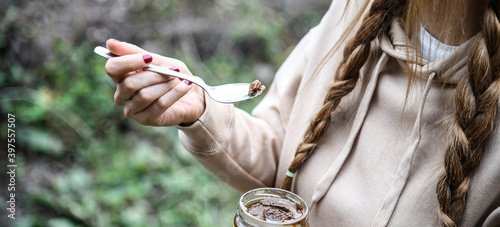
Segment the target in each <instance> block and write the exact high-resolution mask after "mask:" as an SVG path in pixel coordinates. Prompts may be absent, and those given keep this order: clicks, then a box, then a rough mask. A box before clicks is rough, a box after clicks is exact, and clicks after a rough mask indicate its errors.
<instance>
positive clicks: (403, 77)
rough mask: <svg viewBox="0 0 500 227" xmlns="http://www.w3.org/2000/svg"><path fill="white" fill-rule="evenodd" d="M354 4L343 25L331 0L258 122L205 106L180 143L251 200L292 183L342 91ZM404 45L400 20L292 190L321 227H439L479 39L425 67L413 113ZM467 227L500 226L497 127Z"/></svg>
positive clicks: (256, 115)
mask: <svg viewBox="0 0 500 227" xmlns="http://www.w3.org/2000/svg"><path fill="white" fill-rule="evenodd" d="M352 4H353V6H354V7H353V8H351V10H350V11H348V12H347V13H346V15H345V18H343V19H342V12H343V10H344V7H345V1H344V0H337V1H334V2H333V3H332V5H331V7H330V9H329V11H328V12H327V13H326V15H325V16H324V18H323V20H322V21H321V23H320V24H319V25H318V26H317V27H315V28H313V29H312V30H311V31H310V32H309V33H308V34H307V35H306V36H305V37H304V38H303V40H302V41H301V42H300V43H299V44H298V45H297V47H296V48H295V49H294V51H293V52H292V54H291V55H290V56H289V58H288V59H287V60H286V61H285V63H284V64H283V65H282V67H281V68H280V70H279V71H278V72H277V74H276V77H275V79H274V81H273V84H272V85H271V86H270V88H269V91H268V93H267V94H266V96H265V97H264V99H263V100H262V101H261V103H260V104H259V105H258V106H257V107H256V108H255V110H254V111H253V112H252V115H249V114H247V113H245V112H244V111H242V110H239V109H237V108H235V107H234V106H233V105H226V104H220V103H216V102H213V101H212V100H210V99H207V100H206V107H207V108H206V111H205V113H204V114H203V115H202V116H201V118H200V119H199V120H198V121H197V122H196V123H195V124H193V125H192V126H189V127H178V128H179V129H180V133H179V136H180V139H181V141H182V143H183V144H184V145H185V147H186V148H187V149H188V150H189V151H190V152H191V153H192V154H193V156H194V157H195V158H196V159H197V160H198V161H199V162H200V163H201V164H202V165H203V166H205V167H206V168H207V169H208V170H209V171H211V172H212V173H213V174H214V175H215V176H217V177H218V178H220V179H221V180H223V181H224V182H226V183H228V184H229V185H231V186H233V187H235V188H236V189H238V190H240V191H242V192H244V191H247V190H249V189H252V188H257V187H264V186H276V184H278V183H279V181H280V180H281V179H283V177H284V176H285V173H286V170H287V167H288V165H289V164H290V162H291V160H292V159H293V156H294V153H295V150H296V147H297V145H298V143H299V142H300V141H301V140H302V136H303V134H304V131H305V129H306V128H307V126H308V124H309V120H310V119H311V117H312V116H313V114H314V113H316V112H317V111H318V110H319V108H320V107H321V105H322V102H323V99H324V96H325V94H326V91H327V89H328V88H329V87H330V86H331V84H332V83H333V75H334V72H335V69H336V68H337V66H338V64H339V62H340V59H341V58H342V51H341V50H342V49H343V46H344V45H341V46H340V48H339V50H340V51H333V52H332V51H330V50H332V47H333V46H334V45H335V43H337V41H338V40H339V38H340V37H341V35H342V34H343V33H344V32H345V30H346V29H347V27H348V26H349V25H350V22H351V21H352V20H354V19H356V18H355V17H356V15H357V10H359V9H358V8H356V7H360V6H359V5H361V3H356V2H354V3H352ZM357 4H359V5H357ZM358 26H359V23H358ZM355 31H356V29H353V31H351V33H354V32H355ZM478 35H481V34H478ZM350 36H352V34H350ZM404 37H405V33H404V31H403V30H402V28H401V25H400V24H399V22H398V21H397V20H395V21H394V22H393V23H392V25H391V28H390V34H389V37H387V36H383V37H381V38H379V39H378V40H377V42H376V45H375V46H374V48H372V49H373V51H372V53H371V57H370V59H369V60H368V63H367V64H366V65H365V66H364V67H363V69H362V72H361V80H360V83H358V86H357V88H356V89H355V90H354V91H353V92H352V93H351V94H350V95H348V96H346V97H345V98H344V99H343V101H342V103H341V105H340V108H339V111H337V113H336V114H334V116H333V121H332V124H331V126H330V128H329V129H328V132H327V134H326V136H325V137H324V139H323V140H322V141H321V143H320V144H319V146H318V147H317V148H316V150H315V152H314V153H313V154H312V155H311V156H310V157H309V158H308V160H307V161H306V162H305V164H304V166H303V167H302V169H301V170H300V171H299V172H298V173H297V175H296V177H295V182H294V192H296V193H297V194H298V195H300V196H301V197H302V198H304V200H305V201H306V202H307V203H308V204H309V205H310V207H311V213H310V221H309V223H310V224H311V226H439V224H440V223H439V218H438V215H437V210H438V208H437V204H438V202H437V199H436V192H435V191H436V182H437V179H438V177H439V176H440V174H442V173H443V171H444V167H443V158H444V150H445V147H446V145H447V141H446V139H445V137H444V132H445V130H446V128H445V127H444V125H443V124H442V119H443V118H444V117H445V116H447V115H449V114H450V113H451V112H452V110H453V107H452V103H453V96H454V93H455V85H456V83H457V81H458V79H459V78H461V77H462V76H464V72H465V70H466V61H465V59H466V56H467V53H468V50H469V48H470V43H471V42H470V41H469V42H466V43H464V44H462V45H461V46H460V47H459V48H458V49H457V50H456V51H455V52H453V53H451V54H450V55H449V56H448V57H445V58H444V59H442V60H440V61H437V62H433V63H427V62H426V61H425V60H424V62H423V64H422V65H415V67H416V69H417V75H418V77H417V80H416V81H415V83H414V86H413V88H412V90H411V92H410V95H409V99H408V103H407V106H406V109H404V101H405V97H406V88H407V82H408V74H407V70H408V67H407V65H406V63H405V61H406V60H407V59H408V56H407V54H408V53H409V52H408V51H406V49H405V48H406V47H407V46H408V44H407V43H406V41H405V38H404ZM325 59H326V60H325ZM443 83H446V84H448V85H449V86H442V84H443ZM403 109H404V114H403ZM497 122H498V121H497ZM496 125H497V127H496V128H498V123H497V124H496ZM228 225H229V224H228ZM461 225H462V226H500V133H499V132H498V130H496V131H495V132H494V133H493V135H492V136H491V138H490V140H489V142H488V145H487V150H486V152H485V154H484V156H483V159H482V160H481V164H480V166H479V167H478V169H477V170H476V172H475V174H474V176H473V178H472V182H471V186H470V189H469V194H468V199H467V204H466V210H465V214H464V216H463V219H462V224H461Z"/></svg>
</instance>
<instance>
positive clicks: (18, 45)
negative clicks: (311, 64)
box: [0, 0, 329, 227]
mask: <svg viewBox="0 0 500 227" xmlns="http://www.w3.org/2000/svg"><path fill="white" fill-rule="evenodd" d="M291 2H296V3H297V2H300V1H291ZM313 2H314V1H313ZM325 4H326V5H328V4H329V2H326V3H325V2H322V3H318V2H316V5H314V6H315V7H316V8H314V7H310V8H306V9H303V8H301V7H300V6H299V7H295V8H293V7H291V6H290V5H291V3H286V2H285V1H270V2H266V1H242V0H212V1H195V0H188V1H180V0H171V1H158V0H141V1H116V2H114V1H105V0H95V1H90V0H89V1H62V0H61V1H55V0H52V1H27V0H20V1H7V2H6V3H5V4H2V6H1V7H0V15H3V17H0V29H1V32H0V51H1V52H0V57H1V59H0V95H1V96H0V114H1V115H0V116H2V118H1V119H0V129H1V130H0V146H2V147H6V146H7V145H6V142H7V139H6V138H7V137H6V136H7V131H6V130H5V129H6V128H7V126H6V124H7V117H6V116H7V113H10V114H14V115H15V116H16V138H17V141H16V164H17V165H18V168H17V175H16V180H17V185H16V195H17V197H16V198H17V203H16V206H17V218H16V220H15V221H13V222H9V221H8V220H6V219H5V218H4V216H2V217H1V218H0V226H19V227H21V226H22V227H25V226H54V227H66V226H230V223H231V221H232V217H233V215H234V213H235V207H236V203H237V201H238V199H239V196H240V194H239V193H238V192H236V191H234V190H233V189H232V188H230V187H229V186H227V185H225V184H224V183H222V182H221V181H219V180H218V179H216V178H215V177H214V176H212V175H210V174H209V173H208V172H207V171H206V170H204V169H203V168H202V167H201V166H199V165H198V164H197V163H196V161H194V159H193V158H192V157H191V156H190V155H189V153H188V152H187V151H185V149H184V148H183V147H182V145H181V144H180V142H179V141H178V139H177V131H176V130H175V129H174V128H155V127H146V126H142V125H139V124H138V123H136V122H135V121H133V120H130V119H127V118H126V117H124V116H123V110H122V108H121V107H119V106H117V105H116V104H115V103H114V101H113V94H114V89H115V85H114V84H113V82H112V81H111V80H110V79H109V77H108V76H107V75H106V74H105V72H104V64H105V60H104V59H101V58H100V57H98V56H96V55H95V54H93V48H94V47H95V46H96V45H103V43H104V41H105V40H106V39H107V38H109V37H114V38H117V39H120V40H124V41H127V42H131V43H136V44H138V45H139V46H143V47H145V48H146V49H148V50H150V51H154V52H157V53H160V54H164V55H168V56H171V57H174V58H178V59H181V60H183V61H185V62H186V64H187V65H188V66H189V67H190V68H191V71H193V73H195V74H196V75H200V76H203V77H205V78H206V79H205V81H210V82H209V84H214V85H216V84H222V83H225V82H238V81H245V82H249V81H253V80H254V79H256V78H257V79H260V80H261V81H263V82H264V84H269V83H270V82H271V80H272V74H273V73H274V71H275V70H276V69H277V67H279V65H280V64H281V63H282V62H283V61H284V59H285V58H286V56H287V55H288V53H289V52H290V51H291V49H292V48H293V46H294V45H295V44H296V43H297V42H298V40H299V39H300V38H301V37H302V36H303V35H304V34H305V32H307V30H308V29H309V28H310V27H312V26H313V25H315V24H317V23H318V22H319V19H320V17H321V12H323V11H324V10H326V8H325ZM262 68H265V69H267V70H264V71H263V70H262ZM258 101H259V99H254V100H251V101H248V102H244V103H241V104H238V105H237V106H238V107H240V108H242V109H244V110H246V111H250V110H251V109H252V108H253V107H254V106H255V105H256V104H257V103H258ZM4 155H5V154H2V156H4ZM5 156H6V155H5ZM6 164H7V163H6V160H5V157H1V158H0V165H1V166H5V165H6ZM3 174H4V173H3ZM0 178H1V179H0V185H2V188H0V201H5V199H6V198H7V196H8V194H7V192H6V190H5V188H4V186H3V185H6V182H7V180H8V179H7V176H6V175H5V174H4V175H0ZM5 206H6V203H0V210H2V211H5V209H6V207H5Z"/></svg>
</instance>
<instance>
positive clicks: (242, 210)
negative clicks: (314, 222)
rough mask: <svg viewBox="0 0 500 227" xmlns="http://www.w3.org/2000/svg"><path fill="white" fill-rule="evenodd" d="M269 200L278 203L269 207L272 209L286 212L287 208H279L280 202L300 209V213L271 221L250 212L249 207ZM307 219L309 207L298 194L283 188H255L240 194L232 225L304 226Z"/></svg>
mask: <svg viewBox="0 0 500 227" xmlns="http://www.w3.org/2000/svg"><path fill="white" fill-rule="evenodd" d="M266 201H267V202H266ZM269 201H271V203H274V204H279V205H277V206H276V207H277V208H270V209H275V210H274V211H278V212H286V210H287V209H280V208H279V207H280V206H281V205H282V204H288V205H291V206H293V208H297V207H298V209H297V210H300V211H301V213H302V214H299V213H295V215H297V217H294V218H293V219H291V220H282V221H272V220H265V219H266V218H259V217H257V216H254V215H252V214H251V213H250V211H249V208H251V207H252V206H253V205H256V206H258V205H259V203H261V202H264V203H265V204H269ZM280 204H281V205H280ZM254 207H255V206H254ZM274 211H273V210H268V211H264V213H266V216H267V214H268V213H269V212H270V213H273V212H274ZM274 213H276V212H274ZM275 217H276V216H275ZM308 219H309V207H308V206H307V204H306V202H304V200H303V199H302V198H300V197H299V196H298V195H296V194H294V193H292V192H289V191H286V190H283V189H277V188H257V189H254V190H251V191H248V192H246V193H245V194H243V195H242V196H241V198H240V201H239V203H238V207H237V210H236V215H235V216H234V220H233V227H250V226H252V227H253V226H262V227H276V226H283V227H288V226H290V227H292V226H293V227H302V226H303V227H306V226H309V225H308V224H307V221H308Z"/></svg>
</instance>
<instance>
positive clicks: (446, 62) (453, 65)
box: [379, 19, 482, 84]
mask: <svg viewBox="0 0 500 227" xmlns="http://www.w3.org/2000/svg"><path fill="white" fill-rule="evenodd" d="M481 37H482V33H478V34H476V35H475V36H474V37H472V38H470V39H469V40H468V41H467V42H465V43H463V44H461V45H460V46H458V48H457V49H456V50H455V51H453V52H451V53H450V54H449V55H448V56H446V57H444V58H443V59H441V60H439V61H435V62H428V61H427V60H425V59H424V58H423V57H422V55H421V54H420V53H419V52H418V51H417V50H416V49H415V47H414V44H413V43H412V42H411V41H410V40H408V38H407V37H406V33H405V31H404V30H403V26H402V22H401V21H400V20H399V19H396V20H393V21H392V23H391V27H390V31H389V34H388V35H385V34H384V35H382V36H381V37H380V39H379V41H380V48H381V49H382V51H384V52H385V53H387V54H388V55H389V56H391V57H393V58H396V59H398V60H401V61H403V62H408V63H409V66H410V67H411V68H414V69H415V73H416V75H417V76H419V77H422V78H424V79H426V78H428V77H429V75H431V74H432V73H436V77H435V78H434V82H439V83H445V84H458V82H459V81H460V80H461V79H462V78H463V77H464V76H465V75H466V72H467V56H468V54H469V52H470V49H471V46H472V45H471V44H472V43H473V42H474V40H476V39H479V38H481Z"/></svg>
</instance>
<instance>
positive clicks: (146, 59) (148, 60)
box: [142, 54, 153, 64]
mask: <svg viewBox="0 0 500 227" xmlns="http://www.w3.org/2000/svg"><path fill="white" fill-rule="evenodd" d="M142 59H143V60H144V63H146V64H149V63H151V62H152V61H153V56H151V55H149V54H145V55H142Z"/></svg>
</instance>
